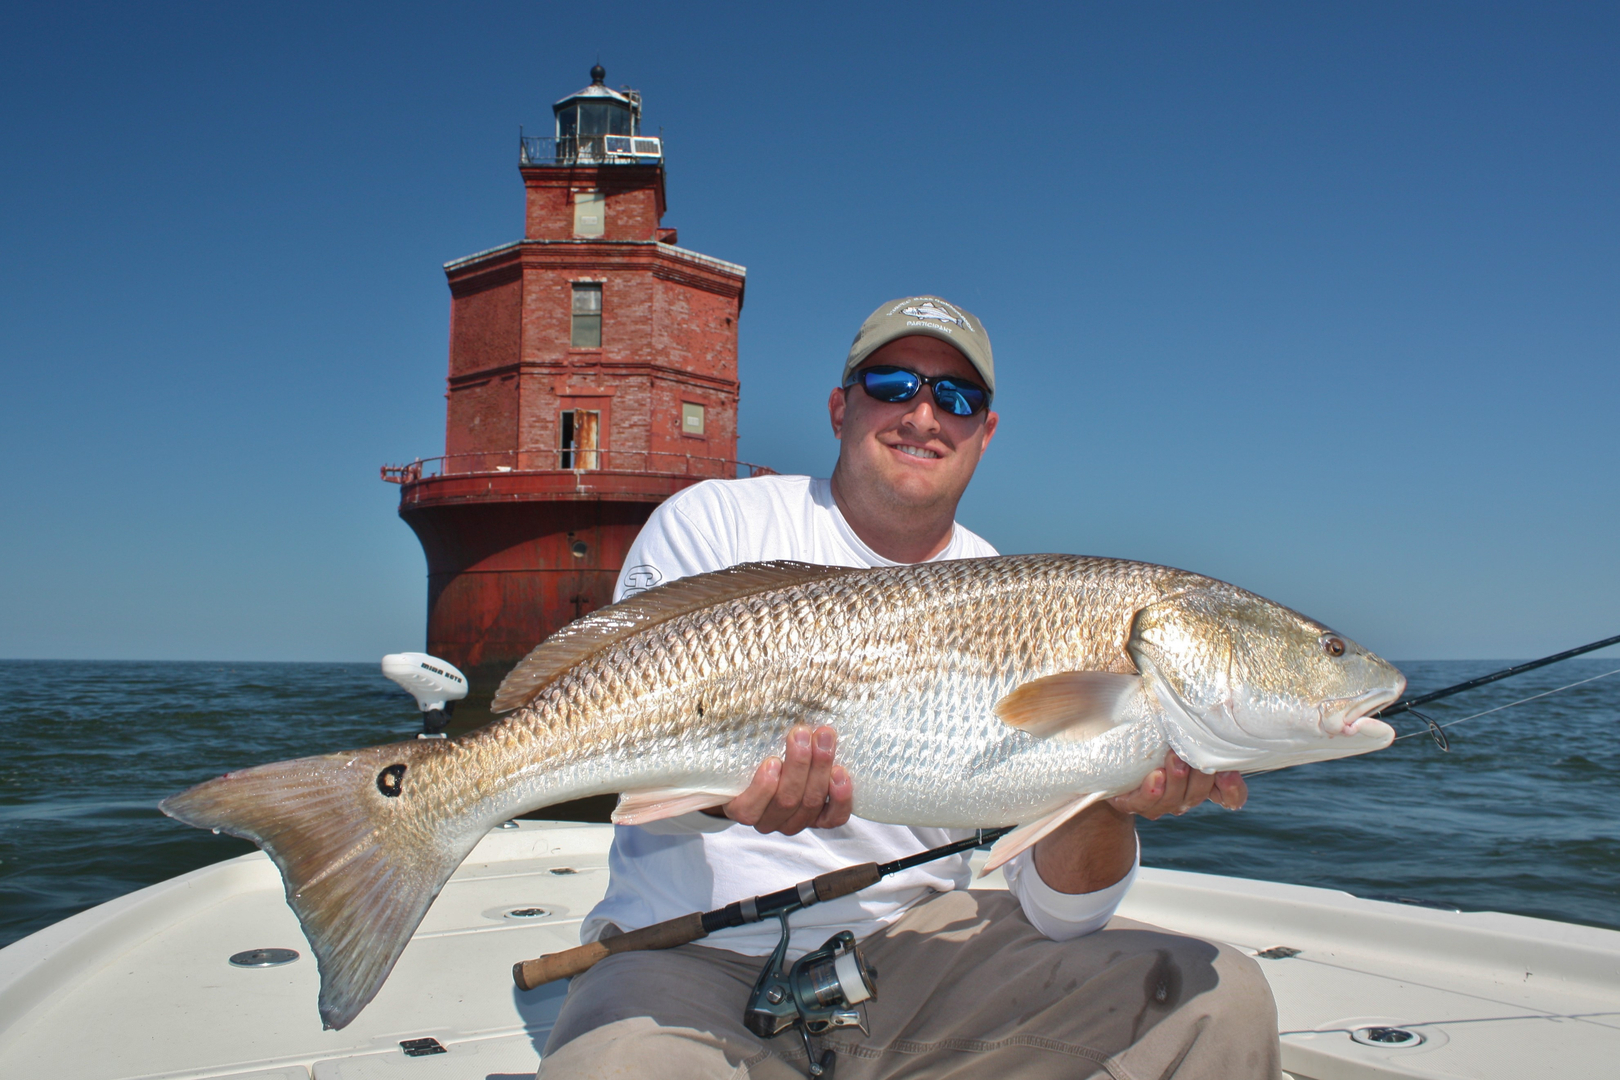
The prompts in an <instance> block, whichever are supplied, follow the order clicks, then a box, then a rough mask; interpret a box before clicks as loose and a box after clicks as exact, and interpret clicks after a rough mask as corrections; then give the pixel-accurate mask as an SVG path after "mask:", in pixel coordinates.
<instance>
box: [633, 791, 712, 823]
mask: <svg viewBox="0 0 1620 1080" xmlns="http://www.w3.org/2000/svg"><path fill="white" fill-rule="evenodd" d="M738 794H739V792H738V791H733V792H731V793H730V794H727V793H725V792H722V791H694V790H692V789H691V788H676V787H669V788H643V789H642V790H640V791H626V792H622V793H621V794H620V795H619V805H618V806H616V807H614V808H613V824H615V825H645V824H647V823H648V822H649V821H662V820H664V819H665V818H672V817H678V816H680V815H681V814H690V813H691V812H692V811H694V810H707V809H708V808H709V807H711V806H724V805H725V804H726V803H728V802H730V801H731V800H732V799H734V798H736V797H737V795H738Z"/></svg>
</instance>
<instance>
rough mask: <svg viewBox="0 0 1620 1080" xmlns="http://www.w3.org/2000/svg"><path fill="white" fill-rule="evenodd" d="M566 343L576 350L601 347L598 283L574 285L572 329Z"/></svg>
mask: <svg viewBox="0 0 1620 1080" xmlns="http://www.w3.org/2000/svg"><path fill="white" fill-rule="evenodd" d="M568 343H569V344H570V345H571V346H573V347H574V348H576V349H600V348H601V347H602V285H601V283H600V282H593V281H576V282H575V283H574V310H573V327H572V332H571V334H570V336H569V339H568Z"/></svg>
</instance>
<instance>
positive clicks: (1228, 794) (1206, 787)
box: [1108, 750, 1249, 821]
mask: <svg viewBox="0 0 1620 1080" xmlns="http://www.w3.org/2000/svg"><path fill="white" fill-rule="evenodd" d="M1205 799H1208V800H1209V801H1210V802H1213V803H1215V804H1216V805H1218V806H1224V807H1226V808H1227V809H1228V810H1238V809H1241V808H1242V806H1243V804H1244V803H1245V802H1247V801H1248V800H1249V785H1248V784H1245V783H1244V782H1243V774H1242V773H1235V772H1221V773H1201V772H1199V771H1198V770H1197V769H1194V768H1193V767H1192V766H1191V765H1188V764H1187V763H1186V762H1185V761H1182V760H1181V758H1180V757H1178V756H1177V755H1176V752H1175V751H1174V750H1172V751H1170V752H1169V753H1168V754H1166V755H1165V756H1164V768H1162V769H1154V770H1153V771H1152V772H1150V773H1148V775H1147V778H1146V779H1145V780H1143V781H1142V784H1141V786H1140V787H1138V788H1137V789H1136V790H1135V791H1133V792H1131V793H1130V794H1128V795H1116V796H1115V797H1114V798H1112V799H1110V800H1108V801H1109V803H1110V804H1111V805H1112V806H1113V807H1114V809H1116V810H1121V811H1123V812H1125V813H1127V814H1140V815H1141V816H1143V817H1145V818H1147V819H1148V820H1149V821H1157V820H1159V819H1160V818H1161V817H1163V816H1164V815H1166V814H1185V813H1186V812H1187V811H1189V810H1191V809H1192V808H1193V807H1195V806H1197V805H1198V804H1199V803H1202V802H1203V801H1204V800H1205Z"/></svg>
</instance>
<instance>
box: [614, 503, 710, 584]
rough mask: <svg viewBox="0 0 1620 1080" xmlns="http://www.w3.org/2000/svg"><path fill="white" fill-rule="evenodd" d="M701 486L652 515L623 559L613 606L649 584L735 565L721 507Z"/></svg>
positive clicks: (660, 507)
mask: <svg viewBox="0 0 1620 1080" xmlns="http://www.w3.org/2000/svg"><path fill="white" fill-rule="evenodd" d="M704 487H705V485H703V484H699V485H697V486H696V487H691V488H687V489H686V490H685V491H683V492H681V493H680V494H678V495H676V496H674V497H672V498H669V499H666V500H664V501H663V502H662V503H660V504H659V505H658V509H656V510H654V511H653V512H652V516H651V517H649V518H648V519H647V524H645V525H643V526H642V527H641V532H640V533H639V534H637V536H636V541H635V543H633V544H631V545H630V551H629V552H628V553H627V554H626V555H625V557H624V569H622V570H620V571H619V580H618V582H617V584H615V585H614V587H613V601H614V603H618V602H619V601H620V600H623V599H624V598H625V597H626V596H631V595H634V594H635V593H638V592H642V591H643V590H645V589H650V588H652V587H653V586H654V585H662V584H664V583H665V582H670V581H675V580H677V579H678V578H683V577H691V576H692V575H693V574H707V573H708V572H709V571H711V570H724V569H725V568H726V567H728V566H732V565H735V563H736V562H737V560H736V559H735V558H733V557H731V556H732V552H731V551H729V550H728V549H729V548H730V547H732V546H733V544H732V543H731V541H730V538H729V537H728V536H727V535H726V531H725V529H724V527H723V524H724V507H723V506H721V505H719V499H718V498H717V497H716V496H715V495H713V494H711V493H709V492H706V491H704V490H703V489H704ZM693 511H695V513H694V512H693ZM716 526H720V527H718V528H717V527H716Z"/></svg>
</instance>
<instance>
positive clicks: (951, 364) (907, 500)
mask: <svg viewBox="0 0 1620 1080" xmlns="http://www.w3.org/2000/svg"><path fill="white" fill-rule="evenodd" d="M881 364H892V365H894V366H895V367H903V368H906V369H908V370H911V371H915V372H916V373H917V374H919V375H929V376H933V375H957V376H961V377H962V378H966V379H972V380H973V381H974V382H978V383H982V382H983V380H982V379H981V378H980V376H979V373H978V372H977V371H975V370H974V369H973V365H972V364H970V363H968V362H967V358H966V357H964V356H963V355H962V354H961V353H959V352H957V351H956V349H955V347H953V346H951V345H949V344H947V343H946V342H944V341H941V340H940V339H939V338H936V337H928V336H925V335H921V334H913V335H911V336H908V337H903V338H896V339H895V340H894V341H891V342H889V343H888V344H887V345H885V346H883V347H882V348H881V349H879V350H877V351H876V352H874V353H873V354H872V355H871V356H869V357H867V359H866V361H865V362H864V363H862V364H861V366H860V368H859V369H857V370H863V371H864V370H865V369H867V368H871V367H877V366H879V365H881ZM827 411H828V413H829V415H830V416H831V419H832V427H833V434H834V435H835V436H837V438H838V440H839V442H841V443H842V444H843V445H842V447H841V448H840V450H839V453H838V470H837V473H836V474H835V476H836V479H837V480H838V482H839V484H840V487H841V488H842V487H846V486H859V487H860V488H861V489H862V490H861V491H860V492H859V493H857V492H855V491H847V492H843V494H847V495H849V496H854V497H861V496H865V497H866V498H882V499H884V500H886V501H889V502H891V503H894V504H898V505H900V506H902V507H911V508H917V509H922V508H925V507H938V506H941V505H944V504H949V505H950V506H951V507H954V506H955V504H956V500H958V499H960V498H961V496H962V492H963V491H964V490H965V489H966V488H967V485H968V481H969V480H971V479H972V478H973V470H974V469H975V468H977V467H978V464H979V457H980V455H982V454H983V453H984V450H985V448H986V447H987V446H989V445H990V438H991V436H993V435H994V434H995V431H996V423H997V420H998V417H997V416H996V414H995V413H993V412H990V411H989V410H985V411H984V412H981V413H977V414H975V415H973V416H955V415H952V414H951V413H949V412H946V411H945V410H943V409H941V408H939V407H938V406H937V405H935V404H934V396H933V392H932V389H931V388H929V387H924V388H923V389H921V390H919V391H918V392H917V396H916V397H914V398H912V399H911V400H910V401H899V402H894V403H886V402H882V401H878V400H876V399H875V398H872V397H869V396H868V395H867V393H866V391H865V390H863V389H862V388H861V386H860V384H859V383H856V384H855V385H853V386H851V387H850V388H849V389H848V390H844V389H837V390H834V391H833V392H832V396H831V397H830V398H828V399H827ZM862 501H865V500H864V499H863V500H862Z"/></svg>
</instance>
